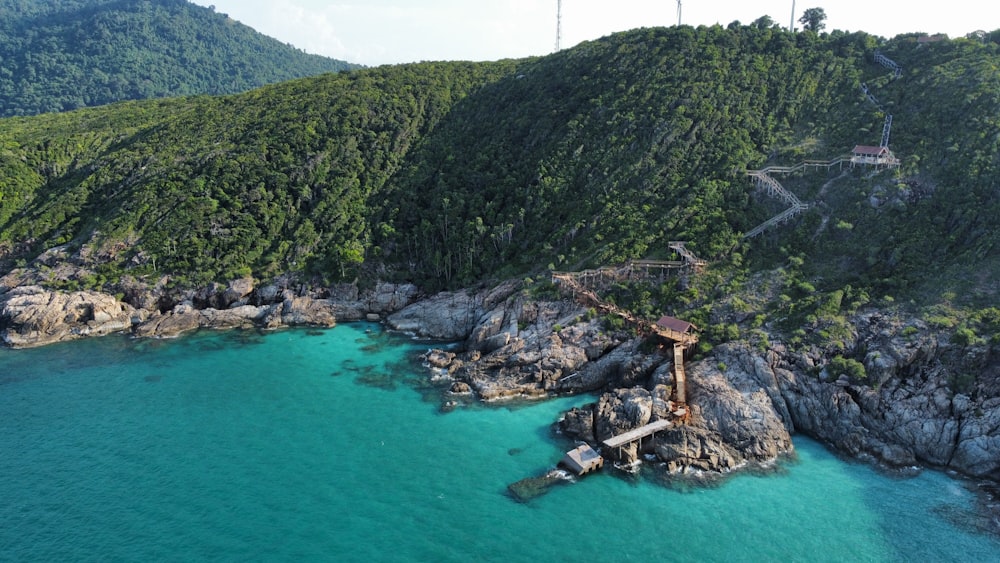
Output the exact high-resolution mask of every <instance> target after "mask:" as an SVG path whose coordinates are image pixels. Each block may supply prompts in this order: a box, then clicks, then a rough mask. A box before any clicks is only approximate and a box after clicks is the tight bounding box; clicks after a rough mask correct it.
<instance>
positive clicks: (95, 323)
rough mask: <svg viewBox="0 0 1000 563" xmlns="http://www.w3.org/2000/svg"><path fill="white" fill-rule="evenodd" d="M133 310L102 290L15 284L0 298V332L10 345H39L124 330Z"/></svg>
mask: <svg viewBox="0 0 1000 563" xmlns="http://www.w3.org/2000/svg"><path fill="white" fill-rule="evenodd" d="M134 313H135V310H134V309H133V308H132V307H131V306H130V305H128V304H125V303H121V302H120V301H118V300H117V299H115V298H114V297H112V296H110V295H105V294H103V293H97V292H93V291H75V292H70V293H65V292H52V291H45V290H44V289H42V288H41V287H38V286H27V287H18V288H14V289H12V290H10V291H8V292H7V293H5V294H4V295H3V297H2V299H0V334H2V338H3V341H4V343H5V344H7V345H8V346H11V347H15V348H27V347H33V346H42V345H45V344H51V343H54V342H63V341H67V340H75V339H78V338H84V337H88V336H103V335H106V334H111V333H114V332H121V331H123V330H127V329H129V328H130V327H131V326H132V317H133V314H134Z"/></svg>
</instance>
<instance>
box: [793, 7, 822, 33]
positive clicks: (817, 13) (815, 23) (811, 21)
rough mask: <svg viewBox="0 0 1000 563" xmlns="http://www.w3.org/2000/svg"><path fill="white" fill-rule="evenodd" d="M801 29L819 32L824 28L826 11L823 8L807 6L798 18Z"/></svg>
mask: <svg viewBox="0 0 1000 563" xmlns="http://www.w3.org/2000/svg"><path fill="white" fill-rule="evenodd" d="M799 23H801V24H802V29H804V30H806V31H812V32H815V33H819V32H820V31H823V30H824V29H826V11H824V10H823V8H809V9H807V10H806V11H805V12H803V13H802V17H801V18H799Z"/></svg>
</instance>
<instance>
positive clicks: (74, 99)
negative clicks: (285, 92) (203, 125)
mask: <svg viewBox="0 0 1000 563" xmlns="http://www.w3.org/2000/svg"><path fill="white" fill-rule="evenodd" d="M356 66H357V65H351V64H348V63H346V62H343V61H338V60H334V59H330V58H326V57H321V56H318V55H309V54H307V53H305V52H303V51H301V50H299V49H296V48H294V47H292V46H291V45H286V44H284V43H281V42H280V41H277V40H275V39H271V38H269V37H266V36H264V35H261V34H260V33H257V32H256V31H254V30H253V29H251V28H249V27H247V26H245V25H243V24H240V23H238V22H236V21H234V20H232V19H229V18H228V17H227V16H226V15H224V14H217V13H215V12H214V11H213V10H211V9H209V8H204V7H200V6H196V5H194V4H191V3H190V2H187V1H186V0H2V1H0V117H7V116H14V115H34V114H38V113H46V112H56V111H65V110H71V109H76V108H80V107H91V106H99V105H105V104H109V103H112V102H118V101H124V100H139V99H147V98H164V97H172V96H185V95H193V94H233V93H237V92H245V91H247V90H251V89H253V88H257V87H260V86H263V85H265V84H273V83H277V82H282V81H285V80H291V79H294V78H301V77H304V76H315V75H317V74H322V73H324V72H336V71H341V70H348V69H351V68H356Z"/></svg>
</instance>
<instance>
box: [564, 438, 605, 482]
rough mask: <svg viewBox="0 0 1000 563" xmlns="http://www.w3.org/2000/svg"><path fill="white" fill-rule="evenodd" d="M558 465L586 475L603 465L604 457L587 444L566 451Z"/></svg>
mask: <svg viewBox="0 0 1000 563" xmlns="http://www.w3.org/2000/svg"><path fill="white" fill-rule="evenodd" d="M559 464H560V465H562V466H564V467H565V468H566V469H569V470H570V471H572V472H573V473H576V474H577V475H586V474H587V473H591V472H593V471H597V470H598V469H600V468H602V467H604V458H603V457H601V454H599V453H597V452H596V451H594V448H591V447H590V446H589V445H587V444H583V445H581V446H577V447H576V448H574V449H572V450H570V451H568V452H566V455H564V456H563V458H562V461H560V462H559Z"/></svg>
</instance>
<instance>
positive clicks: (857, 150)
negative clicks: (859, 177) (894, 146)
mask: <svg viewBox="0 0 1000 563" xmlns="http://www.w3.org/2000/svg"><path fill="white" fill-rule="evenodd" d="M851 164H868V165H872V166H898V165H899V160H897V159H896V157H895V156H894V155H893V154H892V151H890V150H889V147H871V146H868V145H857V146H856V147H854V150H852V151H851Z"/></svg>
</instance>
